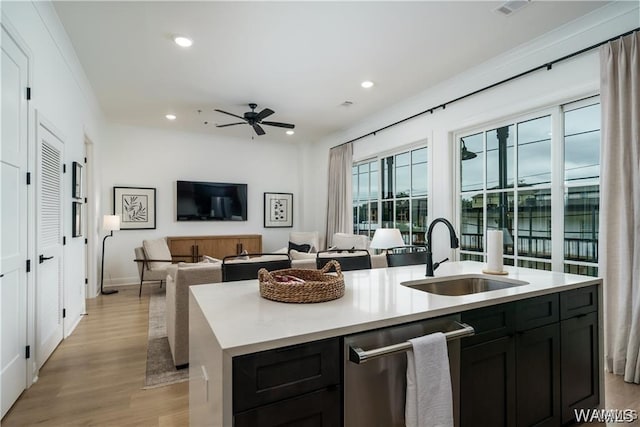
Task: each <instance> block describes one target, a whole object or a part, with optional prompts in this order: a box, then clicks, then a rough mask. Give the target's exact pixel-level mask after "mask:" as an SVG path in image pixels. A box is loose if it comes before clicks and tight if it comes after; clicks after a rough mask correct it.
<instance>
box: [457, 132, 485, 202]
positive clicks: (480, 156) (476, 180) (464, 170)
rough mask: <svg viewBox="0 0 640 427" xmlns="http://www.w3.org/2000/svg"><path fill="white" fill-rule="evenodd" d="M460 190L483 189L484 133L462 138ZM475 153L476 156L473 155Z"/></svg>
mask: <svg viewBox="0 0 640 427" xmlns="http://www.w3.org/2000/svg"><path fill="white" fill-rule="evenodd" d="M460 150H461V156H460V159H461V160H460V191H463V192H464V191H476V190H482V188H483V187H482V183H483V177H482V166H483V164H484V148H483V147H482V134H481V133H478V134H476V135H471V136H466V137H464V138H460ZM474 154H475V157H473V155H474Z"/></svg>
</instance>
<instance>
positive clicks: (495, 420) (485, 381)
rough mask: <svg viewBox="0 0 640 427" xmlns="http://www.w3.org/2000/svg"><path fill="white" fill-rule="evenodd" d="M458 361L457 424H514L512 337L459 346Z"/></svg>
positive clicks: (477, 426) (495, 426)
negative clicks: (458, 414)
mask: <svg viewBox="0 0 640 427" xmlns="http://www.w3.org/2000/svg"><path fill="white" fill-rule="evenodd" d="M460 365H461V366H460V425H461V426H463V427H466V426H471V427H482V426H487V427H500V426H505V427H507V426H513V425H515V419H516V401H515V396H516V377H515V375H514V372H515V346H514V340H513V339H512V337H511V336H504V337H502V338H498V339H493V340H490V341H487V342H485V343H481V344H476V345H474V346H471V347H466V348H464V349H462V352H461V355H460Z"/></svg>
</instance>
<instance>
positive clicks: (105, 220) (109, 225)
mask: <svg viewBox="0 0 640 427" xmlns="http://www.w3.org/2000/svg"><path fill="white" fill-rule="evenodd" d="M102 229H103V230H104V231H109V232H110V233H109V234H107V235H106V236H104V239H102V269H101V271H100V293H101V294H102V295H110V294H115V293H117V292H118V291H117V290H116V289H107V290H104V287H103V283H104V242H105V241H106V240H107V237H111V236H113V232H114V231H117V230H120V215H105V216H103V217H102Z"/></svg>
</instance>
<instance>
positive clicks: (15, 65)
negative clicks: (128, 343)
mask: <svg viewBox="0 0 640 427" xmlns="http://www.w3.org/2000/svg"><path fill="white" fill-rule="evenodd" d="M0 61H1V64H2V73H1V74H2V121H1V122H0V123H1V124H2V125H1V126H2V132H1V133H2V144H1V145H2V148H1V154H0V183H1V185H0V199H1V201H0V206H1V215H2V217H1V220H0V227H1V228H0V235H2V246H1V247H2V249H1V250H0V276H1V278H0V328H1V334H2V335H1V340H2V342H1V343H0V376H1V378H2V379H1V382H0V400H1V401H2V416H4V415H5V414H6V413H7V411H8V410H9V408H11V405H13V403H14V402H15V401H16V399H17V398H18V396H20V393H22V391H23V390H24V389H25V388H26V387H27V359H26V356H25V347H26V345H27V272H26V261H27V185H26V174H27V161H28V160H27V147H28V138H27V130H28V117H27V115H28V112H29V110H28V106H27V100H26V88H27V79H28V58H27V56H26V55H25V54H24V52H22V50H20V48H19V47H18V45H17V44H16V43H15V41H14V40H13V39H12V38H11V36H9V34H8V33H7V32H6V30H5V28H4V27H3V28H2V58H1V59H0Z"/></svg>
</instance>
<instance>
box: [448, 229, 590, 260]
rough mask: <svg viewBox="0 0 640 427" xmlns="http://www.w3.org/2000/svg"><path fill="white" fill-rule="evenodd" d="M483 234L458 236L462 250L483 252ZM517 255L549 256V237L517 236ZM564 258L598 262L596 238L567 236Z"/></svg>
mask: <svg viewBox="0 0 640 427" xmlns="http://www.w3.org/2000/svg"><path fill="white" fill-rule="evenodd" d="M483 237H484V236H483V235H482V234H474V233H466V234H462V236H460V247H461V248H462V249H463V250H467V251H474V252H483V250H484V247H483ZM517 246H518V255H521V256H527V257H532V258H551V238H550V237H538V236H521V237H518V238H517ZM564 254H565V255H564V259H565V260H568V261H582V262H594V263H595V262H598V239H591V238H576V237H567V238H565V239H564Z"/></svg>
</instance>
